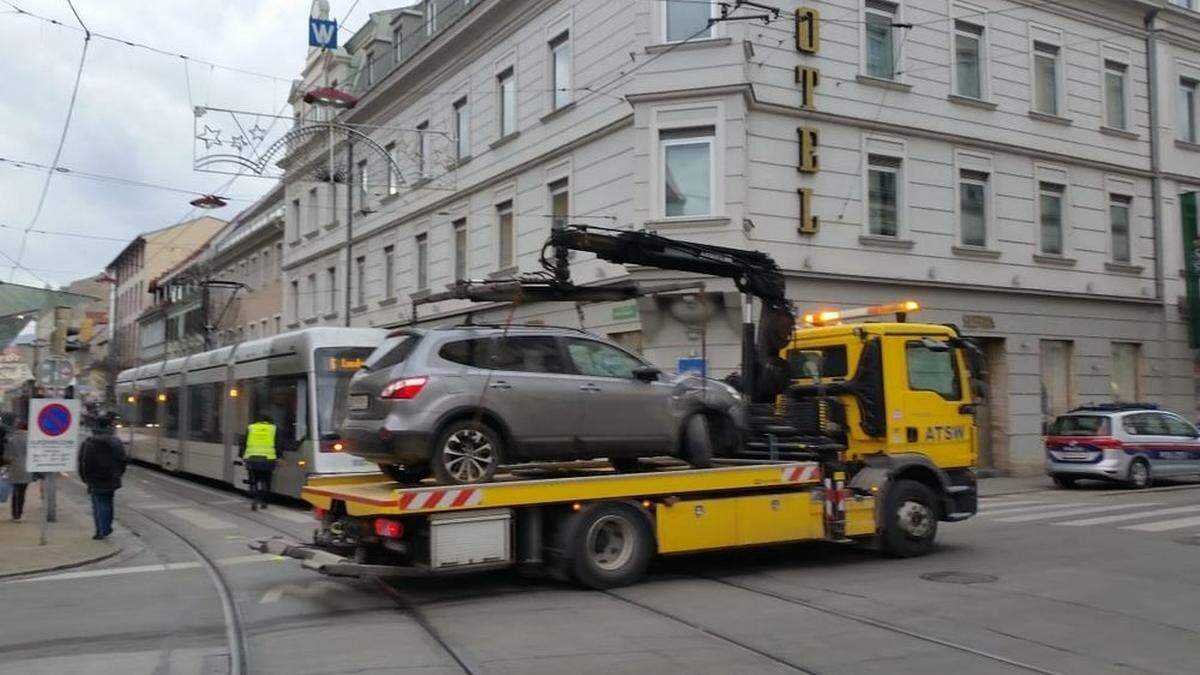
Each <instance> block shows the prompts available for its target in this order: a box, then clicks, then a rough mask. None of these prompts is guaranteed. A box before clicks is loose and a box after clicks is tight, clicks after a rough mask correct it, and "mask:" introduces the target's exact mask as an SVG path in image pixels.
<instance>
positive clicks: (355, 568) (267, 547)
mask: <svg viewBox="0 0 1200 675" xmlns="http://www.w3.org/2000/svg"><path fill="white" fill-rule="evenodd" d="M248 546H249V547H250V550H252V551H258V552H260V553H270V554H272V555H278V556H283V557H286V558H294V559H296V560H299V561H300V563H301V565H302V566H303V567H304V568H305V569H309V570H313V571H315V572H318V573H320V574H324V575H326V576H330V577H351V578H356V579H362V578H368V577H418V576H426V575H428V574H429V573H430V572H429V570H428V569H425V568H422V567H408V566H403V565H375V564H369V563H361V562H358V561H357V560H355V559H354V558H347V557H345V556H341V555H338V554H337V553H334V552H332V551H326V550H325V549H322V548H319V547H317V546H314V545H312V544H295V543H289V542H287V541H284V540H283V539H256V540H254V541H252V542H250V543H249V544H248Z"/></svg>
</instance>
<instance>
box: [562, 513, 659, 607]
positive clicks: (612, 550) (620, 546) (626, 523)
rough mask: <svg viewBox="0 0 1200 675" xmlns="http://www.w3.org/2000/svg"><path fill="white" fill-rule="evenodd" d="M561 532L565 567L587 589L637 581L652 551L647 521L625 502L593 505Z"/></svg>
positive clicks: (652, 538) (652, 542) (644, 571)
mask: <svg viewBox="0 0 1200 675" xmlns="http://www.w3.org/2000/svg"><path fill="white" fill-rule="evenodd" d="M572 515H573V518H572V520H571V522H570V523H569V524H568V525H567V527H566V528H565V530H564V532H563V552H564V558H565V560H564V562H565V563H566V569H567V571H568V573H569V574H570V576H571V578H573V579H574V580H575V581H576V582H578V583H579V584H581V585H583V586H587V587H588V588H615V587H617V586H627V585H629V584H632V583H634V582H636V581H637V580H638V579H640V578H641V577H642V575H643V574H645V573H646V568H647V567H649V565H650V557H651V555H652V554H653V553H654V550H653V549H654V534H653V532H652V531H651V530H650V523H649V522H648V521H647V519H646V517H645V516H644V515H643V514H641V513H639V512H638V511H637V509H636V508H634V507H632V506H630V505H628V504H618V503H611V502H608V503H605V502H602V503H598V504H592V505H590V506H588V507H586V508H584V509H583V510H582V511H580V512H579V513H577V514H572Z"/></svg>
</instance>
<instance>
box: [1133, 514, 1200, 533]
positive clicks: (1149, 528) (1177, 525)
mask: <svg viewBox="0 0 1200 675" xmlns="http://www.w3.org/2000/svg"><path fill="white" fill-rule="evenodd" d="M1184 527H1200V516H1192V517H1191V518H1175V519H1174V520H1160V521H1158V522H1156V523H1142V524H1141V525H1126V526H1125V527H1122V528H1121V529H1122V530H1137V531H1138V532H1165V531H1167V530H1178V529H1181V528H1184Z"/></svg>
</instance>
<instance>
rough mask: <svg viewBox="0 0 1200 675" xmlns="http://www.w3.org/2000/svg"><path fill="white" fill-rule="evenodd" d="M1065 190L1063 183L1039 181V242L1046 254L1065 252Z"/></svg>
mask: <svg viewBox="0 0 1200 675" xmlns="http://www.w3.org/2000/svg"><path fill="white" fill-rule="evenodd" d="M1063 192H1064V188H1063V186H1062V185H1058V184H1055V183H1047V182H1045V181H1042V182H1040V183H1038V221H1039V224H1040V225H1039V226H1040V236H1039V244H1040V246H1041V250H1042V253H1044V254H1046V255H1062V254H1063Z"/></svg>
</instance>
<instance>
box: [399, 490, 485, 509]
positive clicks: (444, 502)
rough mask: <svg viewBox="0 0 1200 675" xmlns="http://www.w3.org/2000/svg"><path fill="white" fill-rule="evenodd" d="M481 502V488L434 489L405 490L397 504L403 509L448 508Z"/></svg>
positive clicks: (475, 504) (476, 504)
mask: <svg viewBox="0 0 1200 675" xmlns="http://www.w3.org/2000/svg"><path fill="white" fill-rule="evenodd" d="M482 502H483V489H482V488H457V489H451V488H447V489H434V490H425V491H420V492H405V493H404V494H402V495H400V499H399V500H398V502H397V504H398V505H399V506H400V508H401V509H402V510H404V511H421V510H426V509H448V508H460V507H463V506H478V505H479V504H480V503H482Z"/></svg>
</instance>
